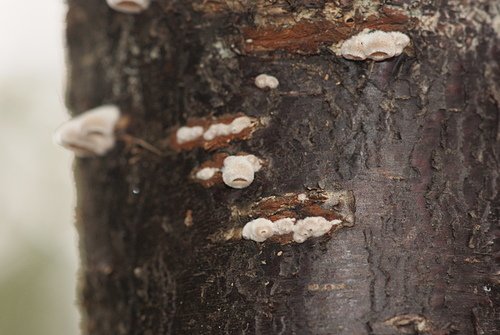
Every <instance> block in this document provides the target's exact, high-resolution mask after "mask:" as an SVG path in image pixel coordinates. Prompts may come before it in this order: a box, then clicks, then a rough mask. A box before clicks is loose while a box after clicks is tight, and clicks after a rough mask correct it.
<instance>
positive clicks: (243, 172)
mask: <svg viewBox="0 0 500 335" xmlns="http://www.w3.org/2000/svg"><path fill="white" fill-rule="evenodd" d="M261 168H262V164H261V162H260V160H259V159H258V158H257V157H255V156H254V155H245V156H228V157H226V159H224V166H223V167H222V180H223V181H224V184H226V185H227V186H229V187H232V188H239V189H241V188H245V187H248V186H250V184H251V183H252V182H253V180H254V178H255V172H257V171H259V170H260V169H261Z"/></svg>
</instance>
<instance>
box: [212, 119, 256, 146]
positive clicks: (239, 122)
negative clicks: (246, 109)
mask: <svg viewBox="0 0 500 335" xmlns="http://www.w3.org/2000/svg"><path fill="white" fill-rule="evenodd" d="M251 125H252V120H251V119H250V118H249V117H248V116H240V117H237V118H236V119H234V120H233V122H231V123H230V124H225V123H216V124H213V125H211V126H210V127H209V128H208V129H207V131H205V133H203V139H205V140H206V141H211V140H213V139H214V138H216V137H219V136H228V135H231V134H239V133H241V132H242V131H243V130H244V129H246V128H248V127H250V126H251Z"/></svg>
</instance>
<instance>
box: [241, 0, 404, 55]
mask: <svg viewBox="0 0 500 335" xmlns="http://www.w3.org/2000/svg"><path fill="white" fill-rule="evenodd" d="M342 17H343V16H342ZM412 25H413V21H412V20H411V19H410V18H409V17H407V16H406V15H405V14H404V13H403V12H399V11H394V10H391V9H389V8H382V9H381V12H380V16H375V15H372V16H369V17H357V16H353V17H352V19H351V20H347V22H346V21H344V20H338V21H330V20H319V21H318V20H301V21H299V22H297V23H295V24H293V25H292V26H290V27H286V28H279V27H275V26H270V27H257V28H253V27H247V28H244V30H243V38H244V39H245V41H246V43H244V44H243V51H244V52H245V53H250V54H251V53H256V52H269V51H278V50H283V51H288V52H291V53H299V54H316V53H318V52H319V51H320V49H321V47H327V46H330V45H332V44H336V43H338V42H340V41H343V40H345V39H347V38H349V37H350V36H352V35H355V34H357V33H359V32H361V31H363V30H364V29H376V30H382V31H403V32H404V31H407V30H408V29H409V28H410V27H411V26H412Z"/></svg>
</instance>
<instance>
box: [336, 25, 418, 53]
mask: <svg viewBox="0 0 500 335" xmlns="http://www.w3.org/2000/svg"><path fill="white" fill-rule="evenodd" d="M409 43H410V38H409V37H408V36H407V35H405V34H403V33H401V32H398V31H391V32H385V31H380V30H376V31H371V30H368V29H365V30H363V31H362V32H361V33H359V34H357V35H355V36H352V37H351V38H349V39H348V40H345V41H344V42H343V43H342V46H341V47H340V53H341V55H342V56H343V57H344V58H346V59H350V60H365V59H372V60H375V61H381V60H384V59H388V58H392V57H394V56H398V55H400V54H401V53H402V52H403V49H404V48H405V47H406V46H407V45H408V44H409Z"/></svg>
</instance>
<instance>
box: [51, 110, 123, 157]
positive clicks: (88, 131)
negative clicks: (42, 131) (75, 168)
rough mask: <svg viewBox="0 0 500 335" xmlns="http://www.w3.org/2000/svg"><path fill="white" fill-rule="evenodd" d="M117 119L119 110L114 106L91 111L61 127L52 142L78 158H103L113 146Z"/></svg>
mask: <svg viewBox="0 0 500 335" xmlns="http://www.w3.org/2000/svg"><path fill="white" fill-rule="evenodd" d="M119 118H120V110H119V109H118V107H116V106H114V105H104V106H100V107H97V108H94V109H91V110H89V111H87V112H85V113H82V114H80V115H79V116H77V117H75V118H73V119H71V120H69V121H67V122H65V123H64V124H63V125H61V126H60V127H59V128H58V129H57V130H56V131H55V133H54V142H56V143H57V144H59V145H61V146H62V147H64V148H66V149H68V150H71V151H73V152H74V153H75V155H76V156H78V157H89V156H103V155H105V154H106V153H107V152H108V151H109V150H111V149H112V148H113V147H114V146H115V141H116V139H115V126H116V123H117V122H118V119H119Z"/></svg>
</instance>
